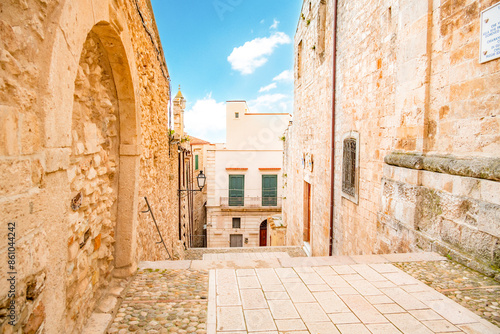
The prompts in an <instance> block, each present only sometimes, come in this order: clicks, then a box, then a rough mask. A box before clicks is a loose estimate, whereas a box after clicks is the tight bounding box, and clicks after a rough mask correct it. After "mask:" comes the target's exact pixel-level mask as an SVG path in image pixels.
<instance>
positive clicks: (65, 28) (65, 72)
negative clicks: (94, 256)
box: [39, 0, 141, 332]
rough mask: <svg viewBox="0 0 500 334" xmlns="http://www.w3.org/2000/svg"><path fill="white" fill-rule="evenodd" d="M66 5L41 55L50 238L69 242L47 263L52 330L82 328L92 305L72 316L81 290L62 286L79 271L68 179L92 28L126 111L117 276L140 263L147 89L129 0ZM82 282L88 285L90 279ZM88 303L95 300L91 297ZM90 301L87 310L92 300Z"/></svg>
mask: <svg viewBox="0 0 500 334" xmlns="http://www.w3.org/2000/svg"><path fill="white" fill-rule="evenodd" d="M59 4H60V6H59V7H58V8H59V9H60V10H58V11H56V12H54V17H53V18H54V22H53V27H52V28H53V30H52V31H53V35H50V37H49V38H47V43H48V46H49V47H48V51H47V53H46V56H45V57H44V58H43V59H41V61H40V63H41V64H42V66H41V69H42V70H41V73H42V75H41V80H40V83H39V95H40V100H39V106H40V109H41V110H40V111H41V117H42V124H43V130H42V138H43V147H44V148H43V157H44V158H43V159H44V162H43V165H44V168H45V172H46V173H50V175H49V174H47V175H48V176H46V179H47V180H48V181H47V184H48V186H47V187H48V188H50V191H49V194H50V202H51V206H50V207H53V208H54V209H53V210H52V211H53V212H52V213H51V214H50V215H47V218H46V226H47V229H48V231H49V232H48V233H50V238H51V239H52V240H60V241H61V242H52V243H48V254H49V259H48V261H50V262H51V263H52V264H54V265H51V266H47V267H46V272H47V280H46V288H45V291H44V294H43V300H44V304H45V305H46V308H47V312H46V316H47V320H46V323H45V328H46V330H47V331H49V332H66V331H68V330H69V328H75V331H78V329H77V328H76V327H74V325H75V322H77V323H76V326H77V327H81V323H78V322H81V319H84V318H85V316H86V315H85V314H84V313H85V312H86V311H85V312H84V310H82V312H81V313H79V314H78V315H77V318H71V317H69V316H68V313H67V312H66V306H67V305H69V303H68V300H69V299H70V298H72V296H74V295H75V291H74V290H72V289H69V290H68V289H64V288H61V287H63V286H64V284H65V282H66V284H67V283H68V282H67V279H66V278H67V275H65V272H66V271H67V270H71V263H70V262H71V261H69V260H67V258H68V257H69V256H70V254H71V252H72V248H71V246H70V244H71V243H72V242H74V241H75V240H72V238H73V236H72V235H71V234H69V232H70V231H69V225H70V224H71V221H72V219H74V218H75V216H74V213H75V212H74V211H73V210H72V208H71V207H70V205H69V204H70V200H72V199H73V198H75V195H76V194H75V192H74V191H73V190H71V189H70V187H69V186H68V180H67V178H66V174H68V176H70V174H71V170H70V169H68V167H69V165H71V164H72V161H71V160H70V156H71V151H72V129H71V128H72V115H73V112H72V110H73V104H74V98H73V95H74V92H75V79H76V77H77V71H78V67H79V59H80V56H81V53H82V50H83V47H84V43H85V41H86V39H87V37H88V35H89V33H92V34H95V35H96V36H98V38H99V39H100V41H101V42H102V45H103V49H104V51H105V53H106V56H107V59H108V60H109V63H110V68H111V72H112V73H113V80H114V82H115V85H116V96H117V105H118V109H119V113H120V119H119V127H120V131H121V136H120V142H119V143H118V156H119V159H118V161H119V163H118V165H119V172H118V200H117V206H118V209H117V212H118V214H117V223H116V225H117V226H116V233H115V245H116V251H114V254H113V257H114V259H113V262H114V267H115V269H114V271H115V275H117V276H118V275H119V276H126V275H129V274H131V273H133V272H134V271H135V269H136V265H135V262H136V258H137V252H136V235H135V233H136V226H137V209H138V203H137V201H138V180H139V164H140V144H141V133H140V132H141V131H140V102H139V101H140V99H139V91H138V90H136V89H135V88H136V87H134V86H135V85H137V84H138V83H139V77H138V73H137V68H136V64H135V53H134V48H133V45H132V39H131V33H130V31H129V27H128V22H127V18H126V12H125V11H124V10H123V9H125V8H126V6H125V5H124V2H123V1H121V0H119V1H115V0H84V1H72V0H61V1H60V2H59ZM83 240H85V235H84V236H83ZM97 243H98V242H97ZM94 244H95V241H94ZM78 247H79V245H77V248H78ZM55 264H57V265H55ZM93 279H94V277H92V280H93ZM92 283H93V282H92ZM89 284H91V283H89ZM78 288H79V289H83V290H85V291H87V290H88V289H85V286H83V285H82V286H79V287H78ZM65 301H66V302H65ZM87 302H88V303H87V304H90V302H91V300H90V299H88V300H87ZM87 304H85V305H86V309H87V308H88V307H89V306H88V305H87ZM76 319H78V321H77V320H76ZM65 320H66V325H65Z"/></svg>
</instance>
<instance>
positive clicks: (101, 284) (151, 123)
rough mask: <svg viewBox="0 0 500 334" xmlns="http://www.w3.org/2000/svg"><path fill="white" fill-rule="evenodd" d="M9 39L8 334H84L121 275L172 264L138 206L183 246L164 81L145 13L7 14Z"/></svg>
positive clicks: (0, 184) (66, 7) (3, 7)
mask: <svg viewBox="0 0 500 334" xmlns="http://www.w3.org/2000/svg"><path fill="white" fill-rule="evenodd" d="M0 34H1V36H2V38H1V39H0V127H1V130H0V171H1V172H0V210H1V212H2V214H1V215H0V221H1V225H0V226H1V227H0V239H1V240H2V243H1V244H0V281H1V283H0V331H1V332H5V333H12V332H23V333H35V332H46V333H65V332H67V333H77V332H79V331H80V330H81V328H82V327H83V325H84V323H85V321H86V319H87V318H88V316H89V315H90V313H91V312H92V310H93V308H94V307H95V305H97V303H98V301H99V299H100V298H101V296H102V295H103V294H104V292H105V289H106V286H107V285H108V284H109V282H110V280H111V278H112V276H113V275H117V276H124V275H129V274H131V273H133V272H134V271H135V270H136V263H137V261H139V260H142V259H144V260H156V259H165V257H166V252H165V250H164V249H162V248H161V246H159V245H157V244H156V241H158V236H157V232H156V228H155V227H154V225H153V223H152V220H151V217H150V216H149V215H146V214H143V213H141V212H140V211H141V210H144V209H145V202H144V200H143V198H142V197H143V196H147V197H148V199H149V202H150V203H151V205H152V207H153V209H154V213H155V217H156V219H157V221H158V222H159V224H160V229H161V230H162V232H163V235H164V238H165V239H166V241H167V246H168V247H169V248H170V250H172V248H174V246H176V245H177V239H176V236H177V223H178V220H177V216H178V211H177V210H178V206H177V192H176V190H177V168H178V165H177V151H176V147H175V148H173V149H171V150H170V151H169V141H168V112H167V108H166V105H167V101H168V99H169V87H168V85H169V83H168V80H167V77H168V70H167V67H166V64H165V63H164V58H163V54H162V49H161V44H160V41H159V38H158V33H157V31H156V27H155V23H154V17H153V14H152V10H151V6H150V3H149V1H146V0H138V1H135V0H134V1H122V0H116V1H115V0H109V1H107V0H104V1H102V0H99V1H97V0H88V1H51V0H49V1H34V0H33V1H31V0H26V1H10V2H2V3H1V4H0ZM170 152H172V153H170ZM173 152H175V153H173ZM8 223H12V224H11V225H8ZM13 223H15V228H14V231H9V230H8V227H9V226H13ZM9 232H10V233H15V237H14V238H15V263H14V266H15V267H14V269H15V272H16V275H15V284H13V285H11V284H7V278H8V277H7V273H8V272H11V271H12V269H10V270H9V268H8V262H7V259H8V256H9V254H8V244H7V241H8V236H9V234H8V233H9ZM12 287H14V288H15V289H14V290H15V292H13V293H14V298H11V297H10V296H9V294H11V293H12V291H14V290H13V289H12ZM12 301H14V303H12ZM11 305H15V307H13V308H12V307H11V309H9V307H10V306H11ZM11 313H12V315H13V323H14V326H12V325H10V324H9V323H8V322H9V321H10V320H11V318H10V317H9V316H10V315H11Z"/></svg>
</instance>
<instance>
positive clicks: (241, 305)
mask: <svg viewBox="0 0 500 334" xmlns="http://www.w3.org/2000/svg"><path fill="white" fill-rule="evenodd" d="M263 257H264V255H263ZM397 261H407V262H405V263H399V262H397ZM448 263H450V262H449V261H447V260H446V259H445V258H443V257H441V256H438V255H436V254H434V253H418V254H417V255H416V254H403V255H400V254H397V255H396V256H394V255H391V256H386V255H384V256H379V255H362V256H351V257H347V256H343V257H320V258H288V257H279V255H276V254H275V255H274V256H272V257H270V258H267V259H264V258H260V259H252V258H242V259H240V260H224V261H196V260H193V261H175V262H174V261H162V262H149V263H148V262H142V263H141V264H140V268H141V269H140V270H139V272H138V273H137V275H136V276H135V277H134V280H133V281H132V283H131V284H130V286H129V288H128V289H127V290H126V291H124V292H123V293H122V297H123V299H124V300H123V302H122V304H121V306H120V308H119V310H118V314H116V317H115V319H114V321H113V323H112V325H111V327H110V328H109V330H108V333H120V334H121V333H130V332H134V333H172V332H173V333H198V334H200V333H210V334H216V333H224V334H229V333H239V334H243V333H252V334H255V333H262V334H264V333H266V334H272V333H276V334H282V333H295V334H298V333H316V334H317V333H325V334H326V333H327V334H330V333H331V334H335V333H342V334H345V333H356V334H359V333H372V334H374V333H487V334H488V333H497V334H498V333H500V328H499V327H496V326H494V325H493V324H492V323H490V322H488V321H486V320H484V319H482V318H481V317H479V316H478V315H477V314H474V313H473V312H471V311H470V310H468V309H467V308H465V307H463V306H461V305H459V304H457V303H455V302H454V301H453V300H452V299H450V298H448V297H447V296H449V297H453V299H454V300H458V301H460V300H462V301H463V300H466V299H465V298H462V299H460V297H461V294H460V293H458V292H460V291H461V292H468V291H474V292H475V293H476V294H477V293H478V291H481V292H488V293H490V295H491V298H490V299H488V303H489V304H488V306H487V307H488V312H489V314H490V315H491V317H490V318H488V319H490V320H492V319H493V321H494V319H495V318H494V315H495V314H496V313H495V312H496V310H498V308H497V306H498V300H499V299H500V298H499V294H498V292H499V291H500V290H498V289H497V286H496V285H494V284H493V283H492V282H491V281H488V280H480V279H478V278H473V277H472V278H471V277H469V276H470V275H469V276H468V275H464V273H463V272H462V271H460V270H454V269H453V268H452V270H449V269H450V268H448V267H447V264H448ZM147 267H152V269H145V268H147ZM441 267H442V268H443V270H444V271H451V273H452V274H455V275H456V277H453V278H451V279H450V276H449V275H448V276H447V275H445V274H443V270H441V271H439V270H436V268H441ZM403 268H404V269H405V270H401V269H403ZM405 271H408V272H410V273H412V275H413V276H415V277H412V276H411V275H408V274H407V273H406V272H405ZM462 276H466V277H467V279H464V278H463V277H462ZM443 281H448V283H444V282H443ZM462 281H466V282H467V283H468V284H469V285H471V286H470V287H468V288H474V289H476V290H471V289H469V290H463V291H462V290H459V289H458V291H457V289H454V288H455V287H456V285H457V283H460V284H461V283H463V282H462ZM478 281H479V283H477V282H478ZM430 282H432V283H433V285H431V284H430ZM436 282H441V283H436ZM424 283H426V284H429V285H431V286H433V287H435V288H436V289H438V290H439V291H440V292H442V293H440V292H438V291H436V290H434V289H433V288H431V287H429V286H428V285H426V284H424ZM490 284H491V285H490ZM499 285H500V284H499ZM445 294H446V296H445ZM474 297H477V296H474ZM207 298H208V299H207ZM476 299H477V298H476ZM493 303H496V304H493ZM469 306H470V305H469ZM483 311H484V310H483ZM479 313H480V314H481V315H482V316H484V315H485V312H482V313H481V312H479Z"/></svg>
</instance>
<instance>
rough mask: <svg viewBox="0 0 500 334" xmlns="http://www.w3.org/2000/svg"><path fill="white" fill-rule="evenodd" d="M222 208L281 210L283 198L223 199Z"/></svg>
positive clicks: (221, 199) (221, 200) (221, 201)
mask: <svg viewBox="0 0 500 334" xmlns="http://www.w3.org/2000/svg"><path fill="white" fill-rule="evenodd" d="M220 206H221V207H242V208H270V209H271V208H273V209H274V208H281V197H221V198H220Z"/></svg>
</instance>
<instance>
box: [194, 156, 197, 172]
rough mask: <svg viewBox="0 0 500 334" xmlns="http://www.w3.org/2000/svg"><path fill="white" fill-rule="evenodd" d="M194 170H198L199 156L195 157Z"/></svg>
mask: <svg viewBox="0 0 500 334" xmlns="http://www.w3.org/2000/svg"><path fill="white" fill-rule="evenodd" d="M194 169H195V170H198V154H197V155H195V156H194Z"/></svg>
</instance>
